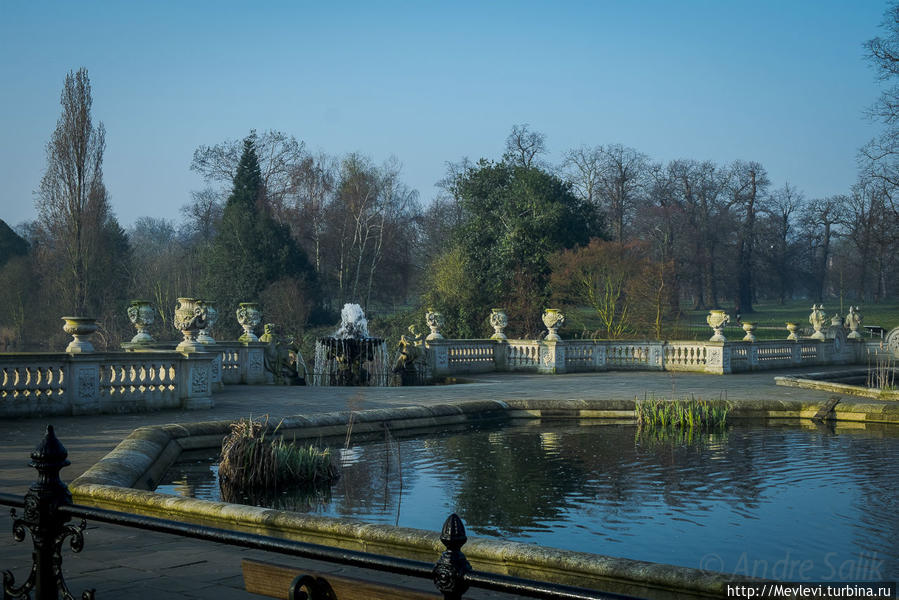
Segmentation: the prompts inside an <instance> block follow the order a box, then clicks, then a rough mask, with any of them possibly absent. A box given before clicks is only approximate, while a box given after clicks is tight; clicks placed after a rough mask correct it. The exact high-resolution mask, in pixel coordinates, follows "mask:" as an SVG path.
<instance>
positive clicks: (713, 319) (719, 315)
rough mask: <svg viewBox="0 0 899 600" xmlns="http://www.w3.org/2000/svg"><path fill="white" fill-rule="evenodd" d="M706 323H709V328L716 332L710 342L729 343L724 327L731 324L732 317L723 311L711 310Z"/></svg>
mask: <svg viewBox="0 0 899 600" xmlns="http://www.w3.org/2000/svg"><path fill="white" fill-rule="evenodd" d="M705 322H706V323H708V324H709V327H711V328H712V330H713V331H714V332H715V334H714V335H713V336H712V337H710V338H709V341H710V342H726V341H727V338H726V337H724V326H725V325H727V324H728V323H730V315H728V314H727V313H725V312H724V311H723V310H717V309H716V310H710V311H709V314H708V316H706V318H705Z"/></svg>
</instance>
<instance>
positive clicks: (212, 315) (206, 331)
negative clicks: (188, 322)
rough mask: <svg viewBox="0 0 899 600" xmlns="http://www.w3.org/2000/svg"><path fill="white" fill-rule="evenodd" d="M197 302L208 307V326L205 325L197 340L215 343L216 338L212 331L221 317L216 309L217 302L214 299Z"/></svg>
mask: <svg viewBox="0 0 899 600" xmlns="http://www.w3.org/2000/svg"><path fill="white" fill-rule="evenodd" d="M197 302H199V303H200V306H202V307H204V308H205V309H206V327H203V328H202V329H200V331H199V332H198V333H197V341H198V342H200V343H201V344H214V343H215V339H214V338H213V337H212V333H210V332H211V331H212V327H213V326H214V325H215V322H216V321H218V318H219V313H218V311H217V310H215V302H214V301H213V300H197Z"/></svg>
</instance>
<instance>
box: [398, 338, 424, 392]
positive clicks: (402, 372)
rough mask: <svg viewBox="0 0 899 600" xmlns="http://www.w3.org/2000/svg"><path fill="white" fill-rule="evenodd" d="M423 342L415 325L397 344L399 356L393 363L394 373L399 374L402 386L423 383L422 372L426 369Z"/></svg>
mask: <svg viewBox="0 0 899 600" xmlns="http://www.w3.org/2000/svg"><path fill="white" fill-rule="evenodd" d="M422 345H423V340H422V336H421V334H420V333H418V332H417V331H416V330H415V325H410V326H409V334H408V335H406V334H403V335H402V336H401V337H400V341H399V343H398V344H397V350H398V352H397V356H396V360H395V361H394V363H393V372H394V373H396V374H399V376H400V382H401V384H402V385H417V384H419V383H420V382H421V379H422V378H421V377H420V375H421V371H422V370H423V369H424V367H425V365H424V360H425V356H424V352H422Z"/></svg>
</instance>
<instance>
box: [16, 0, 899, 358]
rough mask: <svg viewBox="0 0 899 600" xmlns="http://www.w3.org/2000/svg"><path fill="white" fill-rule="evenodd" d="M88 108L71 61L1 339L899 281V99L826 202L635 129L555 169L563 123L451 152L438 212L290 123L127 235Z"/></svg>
mask: <svg viewBox="0 0 899 600" xmlns="http://www.w3.org/2000/svg"><path fill="white" fill-rule="evenodd" d="M891 10H892V11H894V12H896V15H897V17H899V9H896V7H895V6H894V7H893V8H891ZM897 22H899V21H897ZM889 32H890V35H891V36H892V37H891V38H889V39H890V42H889V43H887V42H886V41H884V40H880V38H875V40H872V41H871V42H870V43H869V52H870V56H871V58H872V60H873V61H875V63H876V64H881V63H882V66H881V68H882V69H884V70H885V78H889V77H892V76H893V75H894V73H893V71H890V70H889V69H892V68H893V65H894V64H895V63H896V62H897V61H896V59H895V58H893V57H894V54H891V53H892V52H893V49H894V48H895V47H899V46H897V45H896V40H899V30H896V29H895V28H894V29H890V30H889ZM890 94H892V96H890V95H889V94H887V95H886V96H885V98H882V99H881V105H882V108H883V110H884V111H886V110H887V108H888V107H889V106H892V104H890V102H892V99H893V98H894V97H895V96H896V95H897V92H896V90H895V89H893V90H892V91H891V92H890ZM91 103H92V98H91V89H90V80H89V78H88V74H87V71H86V70H85V69H81V70H79V71H77V72H71V73H69V74H68V76H67V77H66V80H65V84H64V87H63V92H62V95H61V105H62V111H61V116H60V119H59V121H58V123H57V127H56V129H55V131H54V132H53V134H52V136H51V139H50V141H49V143H48V145H47V167H46V171H45V174H44V176H43V178H42V180H41V182H40V186H39V189H38V192H37V193H36V201H35V204H36V208H37V212H38V217H37V219H35V220H34V221H32V222H30V223H25V224H22V225H21V226H18V227H17V231H13V230H12V229H11V228H9V227H8V226H7V225H6V224H5V223H2V222H0V315H2V323H0V347H3V348H6V349H25V348H28V349H34V348H38V347H45V348H59V347H61V344H62V343H64V342H63V339H64V337H65V334H63V333H62V331H61V327H60V321H59V317H60V316H62V315H64V314H71V313H80V314H84V315H88V316H96V317H97V318H98V319H99V320H100V322H101V329H100V332H99V335H98V338H99V339H98V340H97V341H98V343H99V345H100V347H108V348H115V347H117V346H118V344H119V343H120V342H122V341H124V340H127V339H128V338H130V336H131V327H130V325H129V323H128V322H127V318H126V317H125V310H124V309H125V306H126V305H127V302H128V300H130V299H132V298H140V299H147V300H150V301H151V302H153V304H154V306H155V307H156V308H157V310H158V313H159V314H158V317H157V325H156V328H157V331H158V332H167V333H161V336H160V337H162V338H163V339H166V338H174V337H175V335H174V331H173V330H172V328H171V327H172V326H171V319H172V311H173V309H174V306H175V303H176V298H177V297H179V296H194V297H200V298H206V299H212V300H215V301H216V302H218V308H219V313H220V314H222V315H223V316H222V325H221V331H222V335H223V336H224V337H225V338H227V337H229V334H228V330H229V329H236V326H234V325H233V323H230V315H233V311H234V308H235V307H236V304H237V303H238V302H241V301H248V300H254V301H260V302H262V304H263V310H264V313H265V315H266V318H265V320H266V321H271V322H277V323H279V324H280V325H281V326H282V328H283V330H284V331H285V332H286V333H292V334H294V335H300V334H301V333H302V332H304V331H306V330H307V329H309V328H312V327H315V326H317V325H323V324H333V323H334V322H336V320H337V314H338V313H339V310H340V308H341V307H342V305H343V304H344V303H345V302H357V303H359V304H361V305H363V307H365V308H366V310H367V312H369V313H375V314H381V315H389V314H394V313H397V312H401V311H406V312H404V313H403V314H405V315H415V314H418V315H419V316H420V315H421V314H423V312H424V310H425V309H435V310H440V311H441V312H443V313H444V315H445V316H446V319H447V331H446V332H447V334H449V335H454V336H460V337H482V336H484V335H485V333H486V332H488V331H489V328H488V327H487V325H486V323H487V316H488V315H489V313H490V308H492V307H502V308H504V309H505V310H506V311H507V313H508V315H509V318H510V326H509V333H510V334H512V335H520V336H536V335H538V334H539V332H540V331H541V329H542V325H541V324H540V321H539V317H540V313H541V312H542V309H543V308H545V307H547V306H550V305H552V304H561V305H563V306H567V305H576V306H580V307H587V308H589V309H590V310H591V311H593V313H595V315H596V317H597V319H598V321H599V322H600V323H601V327H600V329H599V330H597V331H596V332H594V334H595V335H599V336H601V337H622V336H626V335H653V336H656V337H662V336H663V335H664V334H665V331H664V328H665V326H666V324H670V323H671V322H673V321H674V320H676V319H677V317H678V315H679V314H680V313H681V312H682V311H683V310H685V309H694V308H701V309H705V308H715V307H726V308H732V309H733V310H734V311H736V312H738V313H742V314H749V313H751V312H752V311H753V306H754V304H755V303H757V302H760V301H776V302H780V303H784V302H786V301H788V300H790V299H793V298H798V297H801V298H808V299H810V300H813V301H823V300H825V299H826V298H830V297H835V296H841V297H843V296H845V297H846V298H847V299H856V300H860V301H864V302H878V301H883V300H887V299H891V298H895V297H896V296H897V292H899V289H897V288H899V261H897V259H896V256H897V255H899V252H897V250H899V219H897V217H899V213H897V205H896V203H895V202H894V200H893V198H894V192H895V190H896V186H897V185H899V178H897V177H894V173H895V172H897V171H899V169H896V167H895V154H891V153H890V152H888V151H887V150H884V147H886V148H887V149H890V148H892V147H893V146H891V145H890V144H892V140H895V139H899V135H897V133H896V131H897V130H896V129H895V123H894V119H893V117H892V115H891V114H889V115H886V116H883V118H884V120H885V123H886V126H887V127H886V133H885V134H884V136H883V137H882V138H880V139H878V140H875V141H873V142H872V143H871V144H870V145H869V146H867V147H866V148H864V149H863V150H862V151H861V153H860V170H859V176H858V180H857V182H856V183H855V184H854V185H853V186H852V187H851V189H849V190H845V191H843V193H839V194H834V195H832V196H827V197H823V198H806V197H805V196H804V194H803V193H802V192H801V191H800V190H798V189H797V188H796V187H794V186H792V185H790V184H789V183H784V184H783V185H780V186H777V187H775V186H773V185H772V183H771V181H770V179H769V177H768V175H767V172H766V170H765V168H764V166H763V165H761V164H760V163H757V162H752V161H745V160H733V161H730V162H714V161H701V160H694V159H680V160H673V161H669V162H657V161H654V160H652V159H651V158H650V157H649V156H647V155H646V154H644V153H642V152H640V151H638V150H637V149H634V148H630V147H627V146H624V145H621V144H604V145H595V146H582V147H578V148H574V149H570V150H568V151H567V152H565V153H564V154H563V155H562V160H561V161H560V162H559V163H558V164H552V163H551V162H550V161H549V160H548V152H547V149H546V138H545V136H544V135H543V134H542V133H540V132H538V131H534V130H532V129H531V128H530V127H529V126H528V125H526V124H525V125H516V126H514V127H513V128H512V130H511V132H510V134H509V136H508V138H507V139H506V148H505V152H504V154H503V155H502V156H501V157H494V158H481V159H479V160H478V161H476V162H473V161H470V160H468V159H462V160H460V161H456V162H449V163H447V171H446V176H445V177H444V178H443V179H442V180H441V181H440V182H439V183H438V190H439V191H438V193H437V194H436V197H434V198H433V199H432V200H431V202H430V203H428V204H427V205H423V203H422V202H421V201H420V198H419V195H418V192H417V191H415V190H413V189H411V188H410V187H409V186H408V185H407V184H406V183H405V182H404V181H403V177H402V170H401V165H400V164H399V162H398V161H397V160H395V159H390V160H388V161H386V162H385V163H383V164H376V163H374V162H373V161H372V160H371V159H370V158H368V157H366V156H363V155H360V154H357V153H350V154H346V155H342V156H332V155H328V154H324V153H312V152H310V151H308V150H307V149H306V147H305V144H304V143H303V142H302V141H301V140H298V139H297V138H296V137H294V136H292V135H289V134H286V133H283V132H280V131H264V132H256V131H251V132H249V133H248V135H247V136H246V137H245V138H243V139H238V140H226V141H222V142H218V143H214V144H212V145H208V146H206V145H204V146H200V147H199V148H197V149H196V151H195V152H194V156H193V160H192V163H191V165H190V167H191V169H192V170H194V171H195V172H197V173H198V174H199V175H200V176H201V177H202V179H203V181H204V182H205V187H204V188H203V189H201V190H196V191H194V192H192V193H191V195H190V201H189V202H188V203H187V204H186V205H185V206H184V207H183V208H182V211H181V215H180V218H178V219H177V220H176V219H174V218H156V217H142V218H140V219H138V220H137V221H136V222H135V223H134V224H133V225H132V226H131V227H129V228H128V229H127V230H126V229H124V228H122V227H121V226H120V224H119V223H118V221H117V220H116V218H115V215H114V214H113V212H112V210H111V208H110V202H109V194H108V192H107V190H106V187H105V184H104V182H103V171H102V164H103V155H104V151H105V130H104V127H103V125H102V123H97V124H95V123H94V122H93V120H92V115H91ZM877 148H879V150H878V149H877ZM231 337H233V336H231Z"/></svg>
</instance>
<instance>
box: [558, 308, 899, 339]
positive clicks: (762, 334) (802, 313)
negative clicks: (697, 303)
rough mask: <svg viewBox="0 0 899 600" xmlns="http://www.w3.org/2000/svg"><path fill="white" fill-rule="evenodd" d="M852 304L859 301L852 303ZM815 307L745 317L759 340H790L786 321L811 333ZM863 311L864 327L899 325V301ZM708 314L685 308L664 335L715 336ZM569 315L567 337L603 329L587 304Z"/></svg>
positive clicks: (737, 329) (735, 329) (730, 331)
mask: <svg viewBox="0 0 899 600" xmlns="http://www.w3.org/2000/svg"><path fill="white" fill-rule="evenodd" d="M849 304H850V303H849V302H844V304H843V310H842V311H840V304H839V301H838V300H835V301H832V302H831V303H827V302H825V303H824V312H825V313H826V314H827V316H828V317H831V316H833V315H834V314H836V313H837V312H840V314H842V316H843V317H845V316H846V313H848V312H849ZM852 304H853V305H854V304H856V303H855V302H852ZM811 306H812V302H811V300H794V301H791V302H787V303H786V304H783V305H781V304H777V303H776V302H761V303H759V304H756V305H755V307H754V308H755V312H753V313H752V314H751V315H741V320H742V321H750V322H752V323H755V325H756V329H755V335H756V337H757V338H759V339H762V340H778V339H786V337H787V334H788V332H787V328H786V323H787V322H788V321H791V322H793V323H797V324H799V327H800V330H805V329H808V332H807V333H809V334H810V333H811V331H812V329H811V325H810V324H809V322H808V317H809V314H811V312H812V311H811ZM725 310H727V313H728V314H729V315H730V318H731V322H730V325H728V326H727V327H725V328H724V335H725V336H726V337H727V338H728V339H729V340H734V341H737V340H740V339H742V338H743V335H744V332H743V329H742V327H741V326H740V325H738V324H737V323H736V318H735V317H736V315H735V314H734V312H733V307H731V308H730V309H725ZM859 312H860V313H861V315H862V318H863V319H864V320H863V321H862V326H865V325H877V326H880V327H882V328H883V329H884V330H885V331H887V332H888V331H889V330H890V329H892V328H894V327H897V326H899V302H885V303H881V304H868V305H865V304H861V303H859ZM706 315H708V311H707V310H687V311H684V313H683V315H682V316H681V319H680V321H679V322H677V323H666V326H665V336H664V337H665V338H666V339H671V340H675V339H677V340H701V339H708V338H709V337H711V335H712V330H711V328H710V327H709V326H708V325H707V324H706V321H705V318H706ZM565 316H566V321H565V328H564V329H563V331H562V334H563V337H566V336H565V333H568V336H569V337H570V338H579V337H591V336H592V334H593V332H594V331H596V330H598V329H599V328H600V321H599V318H598V317H597V316H596V313H594V312H593V311H592V310H591V309H589V308H587V307H579V308H575V309H568V310H567V311H566V313H565ZM863 333H864V332H863ZM866 336H867V334H866ZM624 337H625V338H632V339H633V338H635V337H639V336H636V335H633V334H632V335H626V336H624Z"/></svg>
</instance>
